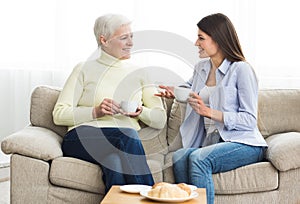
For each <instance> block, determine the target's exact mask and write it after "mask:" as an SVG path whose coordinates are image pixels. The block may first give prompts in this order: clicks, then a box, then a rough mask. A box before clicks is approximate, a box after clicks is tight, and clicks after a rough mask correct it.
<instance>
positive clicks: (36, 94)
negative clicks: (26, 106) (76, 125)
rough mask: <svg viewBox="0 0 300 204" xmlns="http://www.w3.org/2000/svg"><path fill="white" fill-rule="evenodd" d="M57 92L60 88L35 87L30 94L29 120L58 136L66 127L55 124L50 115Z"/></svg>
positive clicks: (63, 132) (63, 133)
mask: <svg viewBox="0 0 300 204" xmlns="http://www.w3.org/2000/svg"><path fill="white" fill-rule="evenodd" d="M59 93H60V89H58V88H54V87H48V86H39V87H36V88H35V89H34V90H33V92H32V94H31V106H30V122H31V124H32V125H33V126H39V127H44V128H48V129H50V130H52V131H54V132H56V133H57V134H59V135H60V136H64V135H65V134H66V132H67V127H66V126H58V125H55V124H54V122H53V117H52V111H53V108H54V106H55V103H56V101H57V98H58V96H59Z"/></svg>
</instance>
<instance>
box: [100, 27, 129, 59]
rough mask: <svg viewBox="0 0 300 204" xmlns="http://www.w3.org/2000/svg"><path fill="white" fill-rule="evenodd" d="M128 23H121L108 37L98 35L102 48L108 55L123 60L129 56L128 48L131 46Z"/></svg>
mask: <svg viewBox="0 0 300 204" xmlns="http://www.w3.org/2000/svg"><path fill="white" fill-rule="evenodd" d="M132 37H133V35H132V32H131V27H130V25H122V26H121V27H119V28H118V29H117V30H116V31H115V33H114V34H113V35H112V36H111V37H110V38H109V39H105V37H104V36H100V40H101V43H102V49H103V50H104V51H105V52H106V53H107V54H109V55H111V56H113V57H115V58H118V59H121V60H124V59H129V58H130V50H131V48H132V46H133V42H132Z"/></svg>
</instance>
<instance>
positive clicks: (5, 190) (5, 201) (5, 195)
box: [0, 180, 9, 204]
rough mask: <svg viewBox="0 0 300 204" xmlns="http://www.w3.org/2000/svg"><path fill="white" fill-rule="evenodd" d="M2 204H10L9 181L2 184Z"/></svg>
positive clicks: (0, 185) (0, 183)
mask: <svg viewBox="0 0 300 204" xmlns="http://www.w3.org/2000/svg"><path fill="white" fill-rule="evenodd" d="M0 204H9V180H8V181H2V182H0Z"/></svg>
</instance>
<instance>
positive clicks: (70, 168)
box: [50, 157, 105, 194]
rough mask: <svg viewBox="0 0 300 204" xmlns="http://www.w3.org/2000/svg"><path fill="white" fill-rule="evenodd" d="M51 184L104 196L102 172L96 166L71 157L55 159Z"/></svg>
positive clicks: (52, 166)
mask: <svg viewBox="0 0 300 204" xmlns="http://www.w3.org/2000/svg"><path fill="white" fill-rule="evenodd" d="M50 182H51V183H52V184H54V185H57V186H62V187H68V188H73V189H78V190H83V191H87V192H92V193H101V194H104V189H105V186H104V183H103V181H102V171H101V169H100V167H99V166H98V165H96V164H92V163H90V162H86V161H83V160H80V159H75V158H70V157H59V158H57V159H54V160H53V161H52V164H51V168H50Z"/></svg>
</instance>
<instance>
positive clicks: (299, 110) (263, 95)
mask: <svg viewBox="0 0 300 204" xmlns="http://www.w3.org/2000/svg"><path fill="white" fill-rule="evenodd" d="M258 128H259V130H260V132H261V133H262V135H263V136H264V137H265V138H267V137H268V136H270V135H273V134H277V133H283V132H291V131H295V132H300V90H297V89H272V90H260V91H259V100H258Z"/></svg>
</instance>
